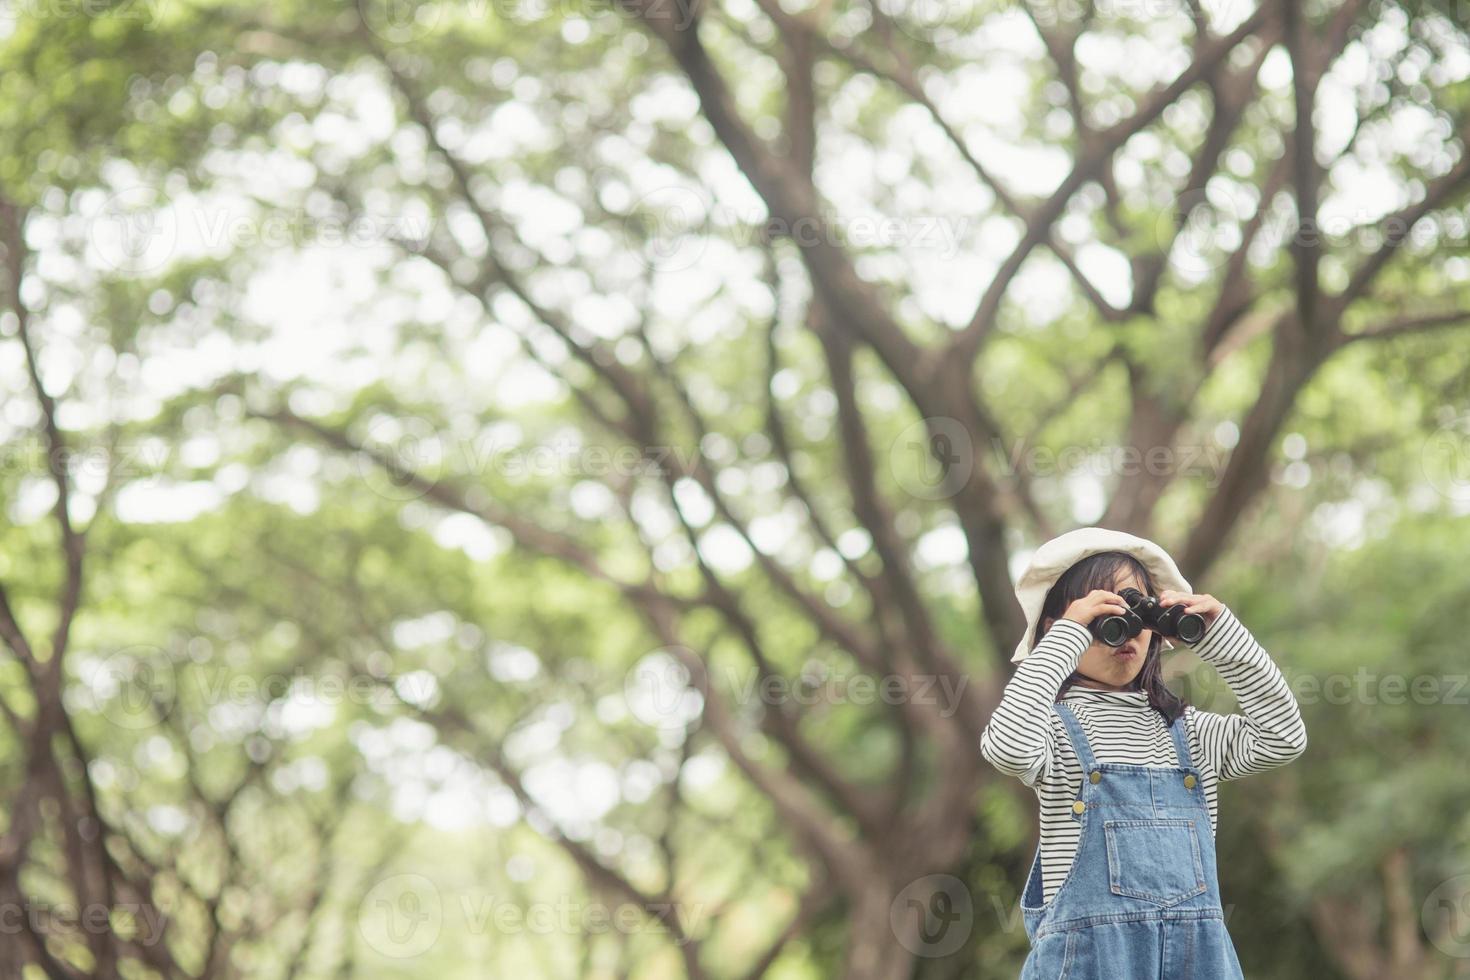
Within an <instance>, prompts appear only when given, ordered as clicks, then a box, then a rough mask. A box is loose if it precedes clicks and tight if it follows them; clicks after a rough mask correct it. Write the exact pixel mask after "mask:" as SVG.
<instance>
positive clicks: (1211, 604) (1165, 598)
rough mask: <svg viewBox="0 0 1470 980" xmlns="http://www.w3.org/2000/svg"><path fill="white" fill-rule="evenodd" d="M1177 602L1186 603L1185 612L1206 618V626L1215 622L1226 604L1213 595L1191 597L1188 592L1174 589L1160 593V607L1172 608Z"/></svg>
mask: <svg viewBox="0 0 1470 980" xmlns="http://www.w3.org/2000/svg"><path fill="white" fill-rule="evenodd" d="M1176 602H1182V603H1184V611H1185V612H1191V613H1199V614H1200V615H1201V616H1203V617H1204V618H1205V625H1206V626H1208V625H1210V624H1212V623H1214V622H1215V618H1216V617H1217V616H1219V615H1220V611H1221V610H1223V609H1224V608H1225V604H1224V603H1223V602H1221V601H1220V600H1219V599H1216V598H1215V597H1214V596H1212V595H1190V594H1189V593H1188V592H1175V591H1174V590H1173V589H1165V590H1164V591H1163V592H1160V593H1159V605H1161V606H1172V605H1174V603H1176Z"/></svg>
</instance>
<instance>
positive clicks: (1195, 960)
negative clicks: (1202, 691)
mask: <svg viewBox="0 0 1470 980" xmlns="http://www.w3.org/2000/svg"><path fill="white" fill-rule="evenodd" d="M1055 708H1056V711H1057V713H1058V714H1059V715H1061V718H1062V721H1063V722H1065V723H1066V726H1067V732H1068V734H1069V736H1070V737H1071V739H1072V745H1073V747H1074V748H1075V749H1076V750H1077V758H1078V759H1079V760H1080V761H1081V763H1082V772H1083V778H1082V793H1081V799H1080V800H1078V801H1077V802H1075V803H1073V804H1072V819H1073V820H1076V821H1077V822H1078V824H1080V825H1081V828H1082V831H1081V837H1080V839H1079V840H1078V842H1077V855H1076V858H1075V859H1074V860H1073V862H1072V868H1071V870H1070V871H1069V872H1068V873H1067V877H1066V878H1065V879H1063V881H1062V884H1061V886H1060V887H1059V888H1058V889H1057V891H1056V893H1055V894H1054V895H1053V896H1052V899H1051V902H1050V903H1048V904H1046V905H1043V904H1041V895H1042V891H1041V849H1040V848H1039V847H1038V848H1037V850H1036V859H1035V860H1034V861H1033V862H1032V864H1031V875H1030V877H1029V879H1028V880H1027V882H1026V891H1025V894H1024V895H1022V897H1021V914H1022V919H1023V921H1024V923H1025V926H1026V937H1027V938H1028V939H1029V940H1030V941H1031V952H1030V954H1029V955H1028V956H1027V957H1026V963H1025V965H1024V966H1023V967H1022V969H1021V980H1063V978H1066V980H1244V976H1243V974H1242V973H1241V972H1240V961H1239V960H1238V959H1236V956H1235V947H1234V945H1232V944H1231V942H1230V935H1229V933H1227V932H1226V931H1225V918H1224V913H1223V912H1222V910H1221V908H1220V885H1219V880H1218V878H1217V877H1216V875H1215V838H1214V835H1213V834H1212V833H1211V832H1210V813H1209V809H1208V808H1207V804H1206V803H1205V795H1204V787H1203V786H1201V785H1200V775H1199V771H1198V770H1197V769H1195V768H1194V766H1193V761H1192V760H1191V759H1190V755H1189V744H1188V739H1186V738H1185V735H1184V718H1183V716H1182V715H1181V716H1180V717H1179V718H1176V719H1175V720H1174V724H1173V725H1171V726H1170V727H1169V733H1170V734H1171V735H1172V736H1173V738H1174V751H1175V752H1176V753H1177V755H1178V761H1179V765H1177V766H1135V765H1124V764H1121V763H1112V762H1098V761H1097V760H1096V759H1095V758H1093V755H1092V748H1091V746H1089V745H1088V744H1087V734H1086V733H1085V732H1084V731H1083V730H1082V726H1081V725H1079V724H1078V722H1077V716H1076V715H1074V714H1073V713H1072V709H1071V708H1069V707H1067V705H1065V704H1058V705H1056V706H1055Z"/></svg>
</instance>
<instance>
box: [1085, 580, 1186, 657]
mask: <svg viewBox="0 0 1470 980" xmlns="http://www.w3.org/2000/svg"><path fill="white" fill-rule="evenodd" d="M1118 594H1119V595H1120V596H1122V597H1123V601H1124V602H1126V603H1127V604H1128V611H1127V612H1126V613H1124V614H1123V615H1121V616H1118V615H1107V616H1099V617H1097V618H1096V619H1094V620H1093V621H1092V623H1091V624H1090V625H1089V629H1090V630H1091V632H1092V635H1093V636H1096V637H1097V638H1098V639H1099V640H1101V641H1102V642H1104V643H1106V644H1107V645H1108V646H1110V647H1120V646H1122V645H1123V644H1124V643H1127V642H1128V640H1129V638H1130V637H1134V636H1137V635H1138V634H1139V633H1140V632H1142V631H1143V630H1144V629H1145V628H1147V629H1151V630H1153V631H1154V632H1156V633H1158V634H1159V635H1160V636H1166V637H1169V638H1170V639H1178V640H1182V641H1183V642H1185V643H1188V644H1190V645H1193V644H1195V643H1198V642H1199V641H1200V639H1201V638H1202V637H1203V636H1204V635H1205V618H1204V617H1203V616H1201V615H1200V614H1199V613H1187V612H1185V611H1184V607H1183V606H1169V607H1167V608H1166V607H1164V606H1160V605H1159V600H1158V599H1155V598H1154V597H1153V596H1146V595H1144V594H1143V593H1142V592H1139V591H1138V590H1137V589H1131V588H1130V589H1123V590H1122V591H1121V592H1119V593H1118Z"/></svg>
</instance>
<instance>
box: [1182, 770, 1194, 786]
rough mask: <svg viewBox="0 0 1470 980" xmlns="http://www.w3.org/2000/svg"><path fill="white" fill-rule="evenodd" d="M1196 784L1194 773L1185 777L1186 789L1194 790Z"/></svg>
mask: <svg viewBox="0 0 1470 980" xmlns="http://www.w3.org/2000/svg"><path fill="white" fill-rule="evenodd" d="M1194 783H1195V779H1194V773H1190V774H1189V775H1188V776H1185V777H1184V788H1185V789H1194Z"/></svg>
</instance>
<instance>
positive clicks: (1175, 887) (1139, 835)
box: [1103, 820, 1206, 906]
mask: <svg viewBox="0 0 1470 980" xmlns="http://www.w3.org/2000/svg"><path fill="white" fill-rule="evenodd" d="M1103 835H1104V837H1106V838H1107V844H1108V886H1109V888H1110V889H1111V890H1112V892H1113V894H1114V895H1126V896H1128V897H1129V898H1138V899H1142V900H1143V901H1145V902H1153V903H1154V904H1155V905H1163V906H1168V905H1177V904H1178V903H1180V902H1182V901H1184V900H1185V899H1187V898H1193V897H1194V896H1195V895H1199V894H1201V893H1202V892H1203V891H1204V890H1205V887H1206V886H1205V870H1204V862H1203V861H1201V860H1200V852H1199V838H1198V837H1197V836H1196V830H1195V821H1193V820H1107V821H1104V822H1103Z"/></svg>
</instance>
